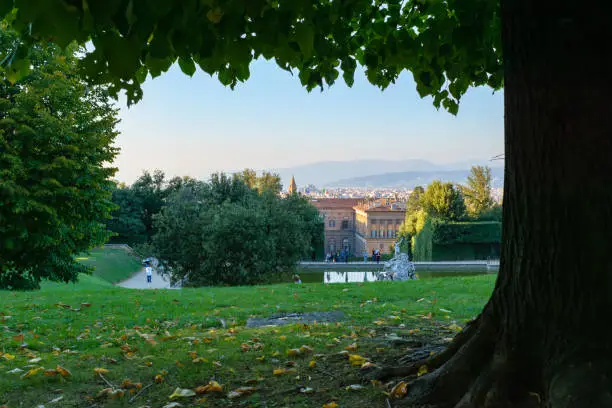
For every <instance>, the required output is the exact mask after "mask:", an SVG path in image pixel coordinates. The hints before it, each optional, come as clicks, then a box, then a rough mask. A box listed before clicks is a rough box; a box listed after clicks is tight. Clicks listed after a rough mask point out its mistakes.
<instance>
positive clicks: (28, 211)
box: [0, 26, 117, 288]
mask: <svg viewBox="0 0 612 408" xmlns="http://www.w3.org/2000/svg"><path fill="white" fill-rule="evenodd" d="M16 41H19V40H18V38H17V37H16V36H15V35H14V34H13V33H11V32H10V31H8V30H6V29H5V28H3V27H1V26H0V49H6V48H10V44H13V43H14V42H16ZM75 52H76V50H75V49H73V48H71V49H69V50H68V51H67V52H63V51H61V50H60V49H59V48H58V47H56V46H53V45H44V46H37V47H34V48H32V49H31V50H29V54H28V56H29V61H31V63H32V69H31V70H30V71H29V73H28V74H27V75H25V76H22V77H21V79H20V80H19V81H18V82H15V83H11V82H10V81H8V79H7V77H6V76H1V77H0V203H1V204H0V286H2V287H12V288H16V287H19V288H32V287H36V286H37V285H38V283H39V281H40V280H41V279H51V280H58V281H64V282H68V281H74V280H75V279H77V276H78V273H79V272H83V271H85V270H86V268H85V267H84V266H82V265H81V264H79V263H77V262H76V261H75V259H74V254H77V253H80V252H83V251H86V250H88V249H89V248H91V247H93V246H95V245H97V244H101V243H103V242H104V241H105V240H106V239H107V237H108V234H107V232H106V229H105V226H104V223H105V221H106V219H107V218H108V217H109V216H110V212H111V210H112V208H113V205H112V203H111V201H110V197H111V188H112V182H111V181H110V177H111V176H112V175H113V174H114V173H115V170H116V169H114V168H110V167H105V166H107V165H108V164H109V163H110V162H112V161H113V158H114V157H115V154H116V149H115V148H114V147H112V143H113V141H114V139H115V136H116V135H117V133H116V131H115V125H116V123H117V112H116V109H114V108H113V106H112V104H111V103H110V102H109V100H108V93H107V90H106V89H105V88H104V87H102V86H97V87H88V86H86V84H85V83H84V82H83V81H81V80H80V79H78V77H77V75H76V64H77V61H76V58H75V57H74V53H75Z"/></svg>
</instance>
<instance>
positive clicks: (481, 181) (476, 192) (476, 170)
mask: <svg viewBox="0 0 612 408" xmlns="http://www.w3.org/2000/svg"><path fill="white" fill-rule="evenodd" d="M491 181H492V176H491V168H490V167H486V166H472V170H471V172H470V175H469V176H468V182H467V186H462V188H461V191H462V193H463V196H464V198H465V204H466V208H467V211H468V213H469V214H470V216H472V217H476V218H478V217H480V216H481V215H484V214H485V213H487V212H489V211H490V210H491V209H492V208H493V205H494V204H495V202H494V201H493V197H491Z"/></svg>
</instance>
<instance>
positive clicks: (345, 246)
mask: <svg viewBox="0 0 612 408" xmlns="http://www.w3.org/2000/svg"><path fill="white" fill-rule="evenodd" d="M342 248H343V249H344V250H345V251H346V252H350V250H351V247H350V245H349V240H348V238H344V239H343V240H342Z"/></svg>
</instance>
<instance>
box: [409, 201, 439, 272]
mask: <svg viewBox="0 0 612 408" xmlns="http://www.w3.org/2000/svg"><path fill="white" fill-rule="evenodd" d="M433 224H434V221H433V219H432V218H431V217H429V216H427V214H425V213H421V214H420V216H419V217H418V218H417V219H416V222H415V230H414V234H413V235H412V252H413V254H414V261H416V262H426V261H431V258H432V253H433V239H432V238H433Z"/></svg>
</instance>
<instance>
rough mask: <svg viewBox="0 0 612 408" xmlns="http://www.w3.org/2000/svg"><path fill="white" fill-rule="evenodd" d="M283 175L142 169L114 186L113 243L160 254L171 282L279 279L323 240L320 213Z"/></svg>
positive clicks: (238, 282) (239, 282)
mask: <svg viewBox="0 0 612 408" xmlns="http://www.w3.org/2000/svg"><path fill="white" fill-rule="evenodd" d="M281 188H282V185H281V182H280V177H279V176H278V175H276V174H272V173H269V172H263V173H262V174H261V175H259V176H258V175H257V174H256V172H255V171H254V170H251V169H245V170H244V171H242V172H240V173H235V174H232V175H228V174H225V173H215V174H213V175H212V176H211V177H210V180H209V181H207V182H204V181H198V180H195V179H193V178H189V177H182V178H181V177H175V178H172V179H170V180H166V177H165V175H164V173H163V172H162V171H160V170H156V171H154V172H153V173H150V172H148V171H145V172H144V173H143V174H142V175H141V176H140V177H139V178H138V179H137V180H136V181H135V182H134V183H133V184H132V185H130V186H127V185H125V184H117V185H116V186H115V188H114V190H113V192H112V199H113V202H114V203H115V205H116V209H115V211H114V212H113V214H112V218H111V219H110V220H108V222H107V226H108V229H109V231H111V232H112V234H113V237H112V238H111V240H112V241H114V242H120V243H127V244H130V245H132V246H134V247H135V248H136V249H137V251H138V252H140V253H143V254H149V255H154V256H156V257H158V258H159V259H160V260H161V261H162V263H163V265H164V266H165V267H166V268H164V270H165V273H167V274H168V275H169V276H170V278H171V280H172V281H173V282H176V281H181V282H183V283H184V284H185V283H186V284H188V285H193V286H201V285H216V284H228V285H243V284H255V283H263V282H266V281H269V280H271V279H278V278H279V277H280V275H284V274H287V273H289V272H291V271H292V270H293V269H294V267H295V265H296V263H297V261H299V260H300V259H302V258H305V257H310V256H311V254H312V252H313V251H317V250H318V248H320V247H322V245H323V221H322V219H321V217H320V216H319V214H318V211H317V210H316V208H315V207H314V206H312V204H311V203H310V202H309V201H308V200H307V199H306V198H304V197H301V196H299V195H297V194H293V195H289V196H287V197H281V196H280V192H281Z"/></svg>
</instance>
